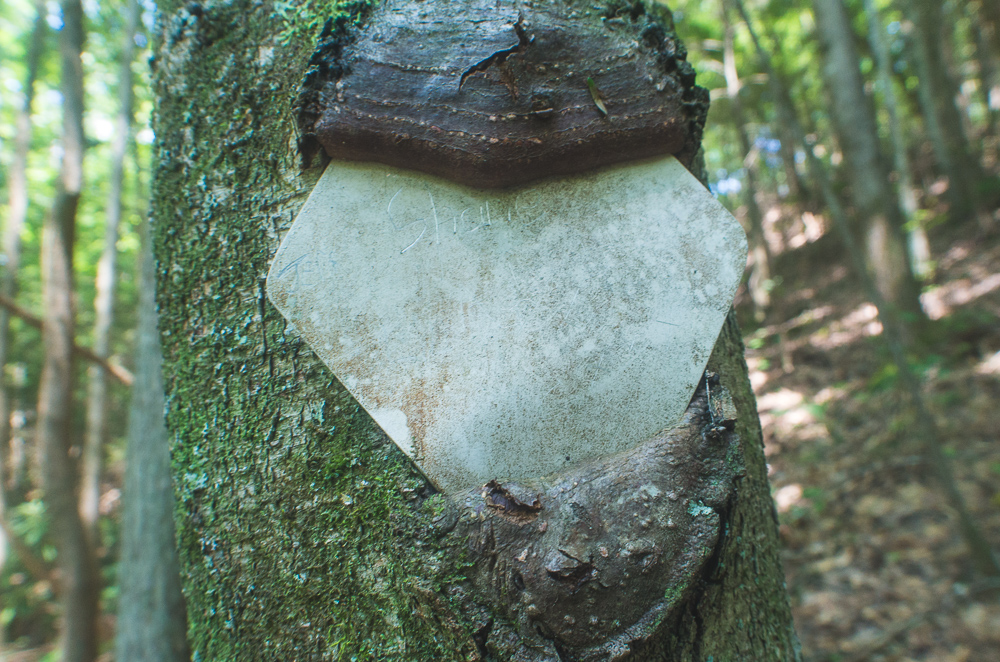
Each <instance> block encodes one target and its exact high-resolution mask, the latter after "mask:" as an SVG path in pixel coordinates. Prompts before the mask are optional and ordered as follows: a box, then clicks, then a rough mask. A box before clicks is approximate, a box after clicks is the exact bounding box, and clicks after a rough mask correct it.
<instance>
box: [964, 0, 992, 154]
mask: <svg viewBox="0 0 1000 662" xmlns="http://www.w3.org/2000/svg"><path fill="white" fill-rule="evenodd" d="M989 4H992V3H990V2H989V0H986V2H985V3H984V2H982V0H975V1H973V2H969V3H967V4H966V9H968V10H969V11H970V12H971V15H972V20H971V21H970V22H969V23H970V25H969V29H970V30H971V31H972V38H973V42H974V43H975V46H976V61H977V63H978V65H979V86H980V88H981V90H980V92H981V93H982V95H983V103H984V105H985V107H986V122H987V127H986V129H987V131H988V132H989V133H990V134H991V135H994V136H995V135H996V134H997V125H998V124H1000V71H998V68H1000V62H998V60H1000V39H994V34H995V32H996V27H995V26H994V25H993V23H992V21H990V20H989V18H988V15H987V13H986V12H987V10H986V5H989ZM993 11H995V12H1000V10H997V9H996V8H995V5H994V9H993Z"/></svg>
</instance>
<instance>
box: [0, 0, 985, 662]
mask: <svg viewBox="0 0 1000 662" xmlns="http://www.w3.org/2000/svg"><path fill="white" fill-rule="evenodd" d="M221 1H222V0H219V2H221ZM329 2H330V3H334V2H335V0H329ZM214 4H218V3H217V2H213V1H209V2H205V3H201V4H198V5H192V7H195V8H197V11H198V12H205V13H210V12H211V8H212V6H213V5H214ZM594 4H607V3H605V2H595V3H594ZM612 4H613V3H612ZM667 4H668V5H669V6H670V8H671V9H672V10H673V11H674V20H675V24H676V27H677V31H678V33H679V35H680V36H681V37H682V38H683V39H684V40H685V43H686V44H687V47H688V49H689V51H690V54H689V59H690V61H691V62H692V64H693V65H694V68H695V70H696V71H697V72H698V74H699V76H698V81H699V84H701V85H702V86H704V87H706V88H708V89H709V90H710V91H711V94H712V99H713V105H712V110H711V113H710V116H709V121H708V124H707V127H706V130H705V139H704V156H705V162H706V165H707V169H708V172H709V173H710V175H711V188H712V190H713V192H714V193H716V194H717V195H718V196H719V198H720V199H721V200H722V201H723V202H724V203H725V204H726V205H728V206H729V207H730V209H731V210H733V212H734V214H735V215H736V216H737V217H738V218H739V219H740V220H741V222H743V223H744V224H745V227H746V230H747V233H748V236H749V237H750V242H751V258H750V262H749V264H748V267H749V269H748V282H747V287H746V288H745V290H743V291H741V293H740V295H739V296H738V299H737V311H738V313H739V315H740V319H741V323H742V324H743V330H744V333H745V337H746V340H747V344H748V347H749V352H750V354H749V362H750V366H751V379H752V381H753V383H754V386H755V389H756V391H757V396H758V401H759V403H760V409H761V413H762V424H763V426H764V432H765V439H766V449H765V450H766V452H767V454H768V458H769V462H770V467H771V480H772V482H773V484H774V487H775V499H776V503H777V507H778V511H779V515H780V519H781V532H782V536H783V542H784V544H785V546H786V551H785V563H786V568H787V572H788V579H789V589H790V591H791V594H792V603H793V609H794V611H795V616H796V621H797V627H798V630H799V634H800V636H801V637H802V640H803V645H804V648H805V651H806V653H807V654H809V656H810V657H811V658H813V659H830V660H833V659H839V660H848V659H856V660H864V659H920V660H923V659H927V660H929V659H949V660H951V659H953V660H963V659H990V657H992V656H991V655H990V653H993V654H994V656H995V652H996V650H998V649H1000V606H998V605H997V602H996V591H997V589H998V584H997V582H996V578H995V577H993V578H991V577H990V576H991V574H992V573H991V570H990V562H989V559H988V558H986V557H988V556H989V547H990V546H992V548H993V549H994V550H995V549H997V547H998V546H1000V488H998V484H1000V446H998V444H997V443H996V442H997V436H998V434H1000V433H998V432H997V431H998V430H1000V408H998V407H997V406H996V403H997V401H998V400H1000V234H998V225H1000V223H998V221H1000V215H998V203H1000V180H998V174H1000V161H998V156H1000V135H998V130H1000V4H998V3H997V2H996V1H995V0H742V2H740V1H737V0H670V1H669V2H668V3H667ZM267 5H268V6H270V7H272V8H273V12H274V17H275V18H274V20H275V21H289V20H291V19H290V18H289V17H290V16H294V13H295V11H296V3H295V2H276V1H275V2H269V3H267ZM73 7H74V3H72V2H69V1H67V2H63V3H62V4H60V3H58V2H42V1H41V0H6V1H5V2H3V3H2V4H0V223H2V224H3V231H2V232H3V235H2V236H3V256H2V258H0V260H2V264H0V368H2V370H0V659H3V657H4V655H6V654H8V653H11V654H13V651H29V650H30V651H34V653H33V654H32V655H34V657H31V656H29V657H25V658H23V659H35V658H37V657H38V656H40V655H44V654H51V655H52V656H53V657H52V658H51V659H59V657H58V656H59V652H58V650H59V649H58V647H57V646H58V643H57V642H59V640H60V637H61V636H62V637H63V638H64V643H63V645H64V646H65V647H66V650H67V651H70V650H71V649H72V650H73V655H79V657H73V656H72V655H70V654H69V653H67V656H66V657H65V659H80V660H83V659H92V658H93V656H92V655H90V654H89V651H88V646H89V644H86V643H84V644H83V645H82V647H80V646H78V647H77V648H75V649H74V648H72V647H73V645H74V644H73V643H72V642H71V641H70V640H69V639H73V640H74V641H77V642H79V641H83V642H86V640H87V637H88V636H90V637H92V638H93V642H94V644H93V645H94V646H96V647H97V649H98V650H99V651H100V652H102V653H104V654H106V655H110V654H111V651H112V650H113V649H114V644H113V642H114V638H115V626H116V618H115V614H116V613H118V611H119V610H118V599H119V595H120V593H119V591H120V590H121V591H127V590H135V589H134V588H129V587H128V581H127V580H126V578H125V577H121V573H122V572H123V570H122V565H121V563H125V562H126V561H124V560H123V559H126V558H132V556H130V555H134V554H135V553H136V552H135V550H137V549H138V550H141V549H142V544H141V543H140V544H139V545H138V546H136V545H135V543H134V542H133V543H123V539H128V536H129V535H131V534H130V532H129V531H123V529H122V525H123V523H128V522H135V521H143V517H144V516H140V518H139V520H136V519H135V517H134V516H129V515H128V514H127V513H126V510H127V508H128V504H127V499H128V493H126V494H125V495H124V496H123V495H122V489H123V486H124V485H125V483H126V482H128V481H126V479H125V472H126V466H127V464H126V459H127V458H126V447H127V446H128V448H129V449H130V450H129V453H133V452H135V453H141V455H140V456H139V457H140V459H139V460H138V462H137V463H135V464H134V466H138V465H139V464H140V463H144V462H146V463H147V464H146V465H144V466H150V464H151V463H152V462H154V461H160V460H162V457H160V456H156V455H155V448H156V446H155V444H160V447H161V448H162V446H163V445H164V444H165V443H166V435H165V434H164V433H162V432H160V431H159V428H156V426H155V425H154V424H152V423H150V424H149V425H143V424H137V423H136V421H137V420H140V419H138V418H136V417H137V416H139V414H137V413H136V411H137V409H139V410H144V411H146V412H147V415H148V412H149V411H150V410H153V411H155V409H156V406H157V405H156V404H155V402H156V401H155V399H154V400H149V399H142V398H140V397H139V394H138V393H137V394H136V404H135V405H134V406H133V407H132V409H131V416H132V417H133V419H132V424H131V425H129V424H128V420H129V416H128V415H126V412H129V411H130V402H131V401H132V392H131V391H132V389H133V388H138V385H139V384H143V385H145V386H143V388H144V389H146V390H148V389H153V390H156V389H158V388H160V387H159V386H158V384H159V381H158V380H157V379H156V378H155V374H156V371H157V370H158V367H156V366H158V358H157V356H158V354H157V353H156V350H155V348H152V347H151V346H150V345H149V343H148V342H146V343H145V344H143V341H142V338H143V337H144V336H143V331H142V330H141V325H142V324H143V323H144V324H146V327H144V328H146V334H147V336H148V335H149V334H148V329H149V324H150V321H149V320H150V319H155V317H154V318H151V317H150V315H154V316H155V311H152V312H151V311H149V310H146V311H145V312H144V313H140V299H141V298H142V296H143V295H146V294H148V292H146V291H143V289H142V288H143V287H146V288H147V289H148V285H145V286H143V285H142V284H141V283H143V282H146V281H143V280H142V278H141V273H142V271H141V268H140V266H141V264H140V263H141V259H140V252H141V251H140V249H141V246H142V242H143V239H142V237H143V236H144V235H143V232H142V224H143V222H144V219H145V217H146V214H147V201H148V198H149V189H150V178H151V171H152V164H153V161H154V154H153V145H154V135H153V131H152V122H151V116H152V114H153V104H154V102H153V99H152V96H151V94H152V93H151V88H150V73H149V67H148V60H149V56H150V47H149V44H148V43H147V34H152V33H151V32H150V30H151V28H152V22H153V17H154V12H155V7H154V6H153V4H152V2H150V1H149V0H144V1H143V2H141V3H139V4H136V3H134V2H131V1H129V0H108V1H106V2H97V1H96V0H85V1H84V2H83V3H82V6H80V7H81V10H82V14H81V23H80V26H81V29H82V34H81V35H79V37H80V38H79V39H77V38H76V37H74V36H73V35H71V34H70V31H71V30H72V29H73V26H74V25H75V22H74V20H73V19H72V13H73V11H75V10H74V9H73ZM191 11H195V10H194V9H192V10H191ZM748 20H749V23H750V24H752V26H753V30H754V32H753V33H751V31H750V29H749V25H748ZM316 32H317V34H316V35H314V36H313V37H312V38H313V39H318V26H317V30H316ZM70 37H73V38H72V39H70ZM81 41H82V45H74V44H79V42H81ZM755 41H756V42H757V43H755ZM74 48H80V49H81V50H80V52H79V55H78V61H79V66H80V69H79V80H78V81H76V82H74V81H72V80H70V79H69V78H67V75H68V74H67V70H68V69H72V66H71V65H70V64H69V63H70V62H71V60H72V59H73V57H74V56H73V53H72V50H73V49H74ZM73 85H79V86H81V89H82V94H83V97H82V110H80V112H82V124H83V126H82V132H83V133H82V136H79V137H77V138H74V137H73V131H72V130H70V129H72V124H73V122H75V121H76V120H74V119H72V115H73V113H72V112H70V111H72V110H73V108H74V105H75V104H76V101H75V100H74V98H73V95H74V93H73V92H72V89H71V88H72V86H73ZM64 115H65V116H66V117H64ZM68 127H69V128H68ZM78 153H79V154H80V158H82V169H80V170H79V173H80V177H81V179H80V180H79V183H78V188H79V197H78V198H75V197H74V198H73V199H72V200H69V199H68V198H67V194H71V195H75V193H74V187H76V186H77V184H74V183H73V182H72V181H71V180H70V179H67V172H68V170H69V171H71V170H73V168H76V167H77V166H76V165H74V164H75V163H77V161H76V160H75V159H76V158H77V157H76V156H75V155H76V154H78ZM67 169H68V170H67ZM70 174H72V173H70ZM67 203H69V205H70V206H72V207H73V208H74V209H75V213H74V214H72V215H71V216H72V222H70V221H67V220H66V219H68V218H70V215H67V214H66V213H64V212H66V211H67ZM838 218H843V219H844V220H845V221H846V224H847V226H849V227H848V230H849V232H850V233H851V235H852V236H853V237H854V239H855V241H856V242H857V244H858V245H859V246H860V247H861V250H860V251H859V256H860V258H861V259H860V262H861V263H862V264H863V265H864V266H862V267H860V270H859V268H858V267H857V266H856V264H857V262H858V260H857V259H856V258H857V257H858V256H852V255H851V254H850V251H849V249H848V248H845V244H844V242H843V240H842V239H841V237H840V235H838V234H837V232H836V227H837V222H838V221H837V219H838ZM46 228H49V229H48V231H46ZM55 231H58V232H57V233H56V234H57V235H58V236H59V237H61V238H62V240H63V241H64V242H67V243H66V247H67V249H68V250H67V251H64V252H63V256H62V257H63V258H64V261H63V262H62V263H61V264H63V265H67V266H68V265H71V271H68V272H64V273H62V274H59V273H57V272H53V271H51V269H53V268H57V266H58V265H54V263H53V262H52V257H51V256H50V253H48V252H47V251H52V249H53V245H52V243H51V236H53V235H52V232H55ZM57 271H58V270H57ZM59 278H63V280H62V281H61V282H62V285H60V284H59V282H60V281H59ZM147 280H148V279H147ZM868 282H871V283H872V284H873V285H874V287H875V289H876V291H875V292H872V290H871V289H870V288H868V287H867V285H866V283H868ZM60 297H61V299H60ZM150 305H151V304H150ZM143 320H144V321H143ZM893 329H896V330H895V331H894V330H893ZM897 331H898V333H897ZM60 333H62V335H61V336H60V335H59V334H60ZM897 336H898V338H899V343H897V345H895V350H894V349H893V347H894V345H893V342H892V338H895V337H897ZM887 341H889V342H887ZM53 343H56V344H53ZM139 350H141V351H139ZM137 351H138V355H137ZM137 356H138V357H140V358H136V357H137ZM142 357H145V358H142ZM47 366H48V367H47ZM143 366H145V367H143ZM57 369H59V370H63V371H64V372H63V373H59V372H58V371H57ZM54 370H56V372H53V371H54ZM151 371H152V372H151ZM132 372H135V373H136V377H135V384H136V386H130V385H131V384H132ZM46 374H47V375H49V377H47V378H43V375H46ZM911 377H912V379H911ZM53 389H63V390H62V393H61V394H57V393H55V392H54V391H53ZM53 398H62V400H61V401H59V400H58V399H55V400H54V399H53ZM59 402H62V404H58V403H59ZM70 402H71V403H72V404H71V405H70V404H69V403H70ZM150 402H154V404H153V405H150ZM47 403H48V404H47ZM53 403H57V404H53ZM53 407H54V408H53ZM53 416H55V417H56V418H59V417H62V420H61V421H60V420H53V419H52V417H53ZM153 418H154V419H155V414H154V415H153ZM142 420H149V419H142ZM60 426H61V428H60ZM154 428H155V430H154ZM929 428H933V429H932V430H930V429H929ZM57 429H62V430H65V432H62V433H61V434H59V433H55V435H54V436H53V434H50V433H49V432H47V430H51V431H55V430H57ZM130 430H132V432H131V433H130ZM143 431H146V432H148V433H149V434H148V435H147V436H148V439H147V441H148V440H149V439H154V438H155V439H156V440H158V441H155V442H154V446H153V447H152V448H153V449H154V450H150V447H144V446H142V445H141V444H140V445H139V446H137V448H140V449H142V450H137V451H134V450H132V449H133V448H134V447H136V446H134V444H135V442H136V439H137V437H138V436H141V433H142V432H143ZM931 432H933V433H934V434H933V436H934V439H933V440H932V441H927V437H928V435H930V434H931ZM130 437H131V438H130ZM140 441H141V440H140ZM928 444H931V445H928ZM928 448H931V449H933V452H931V451H928V450H927V449H928ZM935 453H936V454H937V455H935ZM155 457H160V460H155V459H154V458H155ZM935 458H937V459H935ZM147 461H148V462H147ZM944 465H954V471H953V472H952V473H951V487H950V488H949V487H947V486H946V481H944V480H943V479H942V478H941V467H942V466H944ZM54 470H55V473H53V471H54ZM60 471H61V473H59V472H60ZM46 476H48V479H46ZM138 480H139V483H138V484H139V485H140V486H142V485H145V486H148V485H151V484H156V483H153V482H151V479H150V480H144V479H138ZM130 484H131V483H130ZM157 485H159V484H157ZM942 486H944V487H942ZM942 489H944V492H942ZM137 493H138V492H137ZM157 495H159V496H160V497H162V499H163V500H162V501H160V502H159V509H158V510H157V506H156V503H155V502H156V498H157ZM942 495H944V496H943V497H942ZM170 497H171V495H170V493H169V490H167V489H166V488H165V487H163V486H162V485H159V487H158V488H157V489H154V490H146V491H144V492H143V496H142V500H143V505H147V506H150V507H152V508H153V510H151V511H148V512H154V513H159V515H158V516H159V517H161V518H162V515H163V513H164V512H165V511H164V508H167V509H168V510H169V508H171V507H172V506H171V501H170ZM164 504H166V505H165V506H164ZM156 516H157V515H149V516H148V517H156ZM968 526H973V527H974V528H976V529H977V531H978V535H979V539H980V542H981V543H982V544H985V546H986V550H983V549H979V551H978V553H977V552H976V551H975V544H973V543H970V542H969V540H970V538H969V534H968V531H967V530H966V529H967V527H968ZM67 527H68V528H67ZM135 528H138V527H135ZM65 531H71V532H73V531H79V534H76V533H73V535H72V536H69V537H67V536H66V534H65V533H63V532H65ZM73 539H75V540H77V543H76V544H70V543H71V540H73ZM160 540H162V538H160ZM130 545H131V546H130ZM160 546H161V547H162V544H160ZM970 549H972V550H973V551H970ZM127 550H132V552H128V551H127ZM984 554H985V555H986V556H984ZM133 560H134V559H133ZM165 563H166V564H167V565H169V560H167V561H165ZM88 564H91V565H92V566H93V567H94V568H95V569H96V576H95V577H94V578H93V579H92V580H90V579H86V578H84V583H83V584H81V586H84V587H87V586H90V585H91V584H87V582H92V583H96V584H98V585H99V589H96V590H95V589H93V588H85V590H84V593H89V596H88V595H85V596H83V598H84V599H88V598H89V599H92V600H93V601H94V602H95V603H97V604H98V605H99V606H97V607H87V606H83V607H80V606H79V605H81V604H83V605H85V604H86V603H85V602H84V603H79V602H77V603H74V602H73V598H71V595H72V594H73V587H74V586H75V585H77V584H75V583H74V582H76V581H78V580H75V579H73V576H74V575H73V573H74V572H76V571H80V572H83V573H84V574H86V571H87V567H88ZM993 564H994V565H995V560H994V561H993ZM142 572H143V573H146V574H148V571H142ZM120 577H121V581H120V580H119V578H120ZM137 590H139V591H140V592H141V591H143V590H151V589H143V588H141V587H140V588H139V589H137ZM165 590H167V591H168V592H169V589H165ZM174 602H175V603H176V600H175V601H174ZM72 604H77V605H78V607H77V608H76V611H74V608H73V607H72ZM174 606H175V608H176V604H175V605H174ZM123 613H124V612H123ZM74 614H77V616H79V618H77V616H74ZM122 618H123V621H122V622H126V621H127V617H126V616H124V615H123V617H122ZM81 619H82V620H81ZM88 633H89V634H88ZM67 638H69V639H67ZM175 640H176V633H175V634H174V641H175ZM128 645H133V644H128ZM128 645H126V644H123V643H119V650H120V651H128V650H143V649H142V648H141V645H140V648H128V647H127V646H128ZM135 645H138V644H135ZM168 648H170V647H168ZM182 648H183V647H182V646H178V645H174V646H172V650H173V651H174V653H173V654H177V651H178V650H181V649H182ZM180 654H183V652H181V653H180ZM123 655H126V653H122V655H120V656H119V657H121V656H123ZM133 655H134V653H133ZM150 655H152V654H150ZM164 655H165V656H166V655H168V654H167V653H164ZM880 656H881V657H880ZM963 656H964V657H963ZM16 659H22V658H16ZM149 659H153V658H152V657H150V658H149ZM156 659H168V657H163V658H156Z"/></svg>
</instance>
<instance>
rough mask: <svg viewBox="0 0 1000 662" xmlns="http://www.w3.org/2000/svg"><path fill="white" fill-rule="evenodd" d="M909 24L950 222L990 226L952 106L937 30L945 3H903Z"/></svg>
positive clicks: (977, 175) (922, 0)
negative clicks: (973, 217) (974, 220)
mask: <svg viewBox="0 0 1000 662" xmlns="http://www.w3.org/2000/svg"><path fill="white" fill-rule="evenodd" d="M907 10H908V14H909V15H910V17H911V18H912V20H913V24H914V27H915V29H914V31H913V34H912V37H913V46H914V48H913V54H914V59H915V61H916V65H917V71H918V72H919V74H920V85H919V87H918V90H917V91H918V93H919V99H920V105H921V107H922V108H923V115H924V121H925V122H926V124H927V130H928V131H927V132H928V135H929V137H930V139H931V145H932V146H933V148H934V156H935V158H936V159H937V162H938V165H939V166H940V167H941V169H942V170H943V171H944V174H945V175H947V177H948V200H949V203H950V205H951V211H952V214H953V215H954V217H956V218H958V219H962V218H964V217H966V216H968V215H969V214H973V213H975V214H977V215H978V216H979V217H980V222H981V223H982V224H983V225H985V226H988V225H989V221H988V220H987V217H986V215H985V214H984V213H982V210H981V209H980V205H981V201H980V200H979V191H978V183H979V181H980V180H981V178H982V172H981V168H980V166H979V163H978V162H977V160H976V157H975V155H974V153H973V151H972V149H971V147H970V146H969V140H968V137H967V136H966V134H965V126H964V125H963V123H962V116H961V113H960V111H959V109H958V106H957V105H956V97H957V87H956V85H955V83H954V81H953V80H952V78H951V75H950V74H949V73H948V69H947V58H946V57H945V52H944V47H943V36H942V33H941V31H942V29H943V28H944V26H945V25H946V20H945V13H944V3H943V2H940V0H908V6H907Z"/></svg>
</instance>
